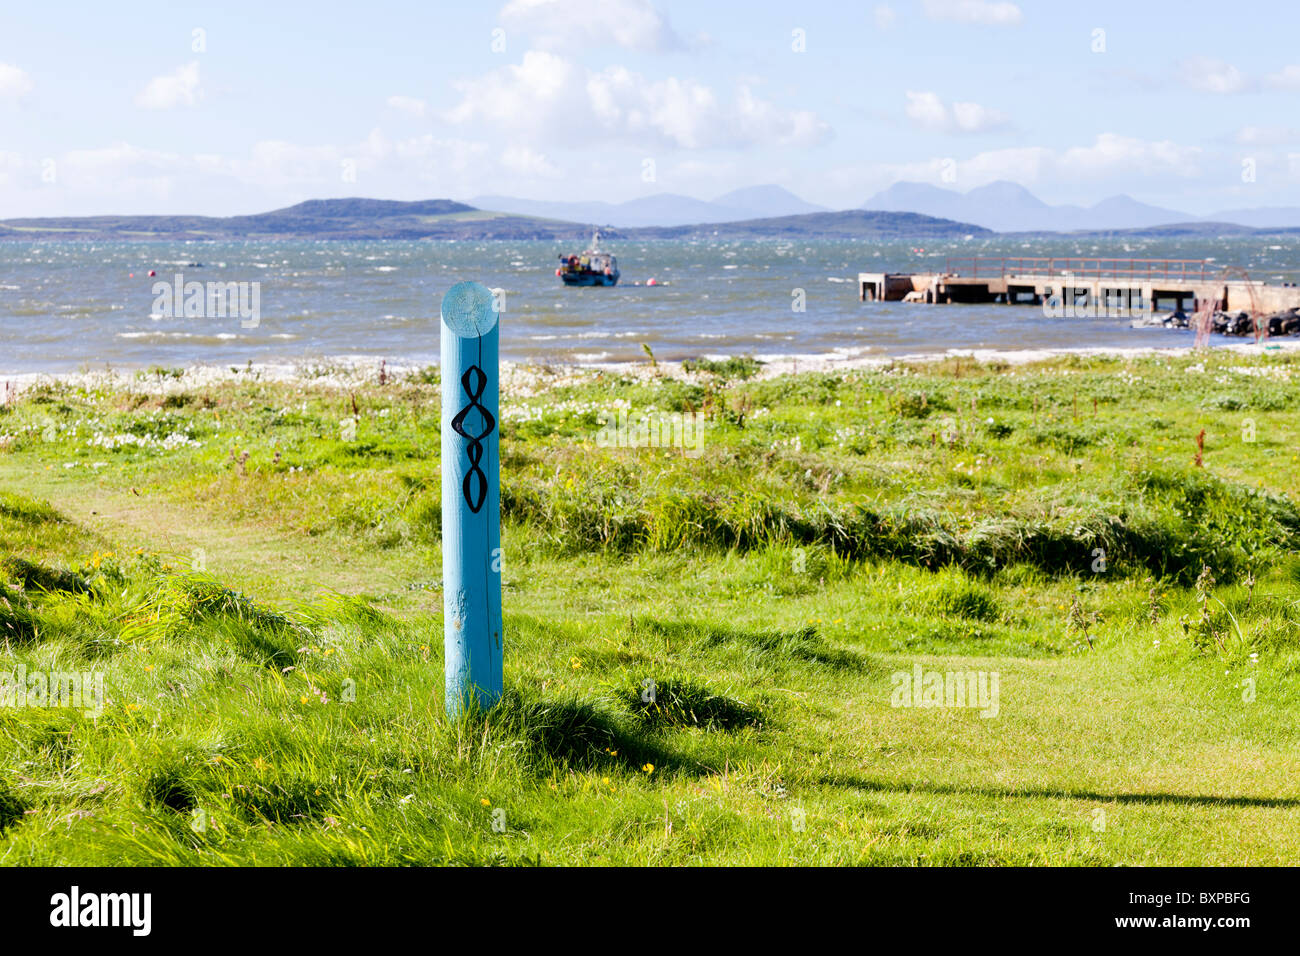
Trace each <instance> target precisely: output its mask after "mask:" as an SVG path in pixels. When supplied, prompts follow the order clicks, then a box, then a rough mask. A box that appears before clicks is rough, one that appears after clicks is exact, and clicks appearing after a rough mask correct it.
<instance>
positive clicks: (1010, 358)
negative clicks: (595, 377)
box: [0, 337, 1300, 401]
mask: <svg viewBox="0 0 1300 956" xmlns="http://www.w3.org/2000/svg"><path fill="white" fill-rule="evenodd" d="M1296 351H1300V339H1296V338H1291V337H1288V338H1286V339H1276V340H1272V339H1268V340H1264V341H1263V342H1260V343H1258V344H1257V343H1255V342H1243V343H1240V344H1238V343H1227V344H1220V345H1215V346H1212V347H1210V348H1208V349H1204V350H1202V351H1200V352H1197V351H1196V350H1194V349H1192V348H1190V347H1187V346H1182V347H1168V348H1166V347H1153V346H1143V347H1119V348H1113V347H1105V346H1093V347H1082V348H1022V349H947V350H945V351H943V352H910V353H899V354H896V355H884V354H881V355H854V356H844V355H841V354H837V353H835V352H827V353H823V354H819V355H815V354H805V355H777V356H771V357H769V358H761V357H758V360H759V361H760V362H762V363H763V364H762V367H761V368H760V369H759V370H758V372H757V373H756V374H755V375H754V376H752V380H763V379H770V378H778V377H780V376H783V375H797V374H801V373H806V372H812V373H823V374H824V373H827V372H833V371H855V370H860V369H871V368H880V367H883V366H888V365H893V364H896V363H906V364H927V363H936V362H943V361H947V360H950V359H954V358H967V359H971V360H972V361H974V362H977V363H979V364H987V363H993V362H996V363H1002V364H1007V365H1029V364H1033V363H1035V362H1045V361H1051V360H1053V359H1060V358H1069V357H1075V356H1077V357H1085V358H1115V359H1140V358H1152V357H1157V356H1164V357H1168V358H1174V357H1190V356H1192V355H1196V354H1200V355H1206V354H1213V353H1225V352H1226V353H1229V354H1232V355H1265V354H1269V353H1277V352H1296ZM706 357H707V358H711V359H725V358H727V357H729V356H727V355H724V354H721V353H719V354H712V355H708V356H706ZM430 365H431V363H423V364H410V363H403V362H395V361H389V360H388V359H384V358H370V357H365V358H362V357H360V356H346V355H345V356H323V357H318V358H303V359H300V360H296V361H289V362H266V363H260V364H259V363H250V364H247V365H245V366H233V365H230V364H229V363H221V364H210V363H193V364H190V365H186V366H183V367H181V366H176V367H172V368H170V369H168V374H158V373H156V372H154V373H153V374H151V370H156V369H157V368H159V366H146V367H134V366H132V367H127V366H112V365H105V366H104V367H102V368H82V369H79V370H77V371H73V372H33V371H24V372H0V383H2V384H3V389H4V398H3V399H0V400H3V401H8V400H9V398H10V396H14V397H17V396H19V395H21V394H23V393H24V392H27V391H29V390H31V389H33V388H36V387H39V386H41V385H47V384H52V383H56V382H57V383H62V384H71V385H80V386H83V387H96V386H98V387H115V388H119V389H124V390H127V391H132V390H134V391H147V392H151V393H159V392H161V393H163V394H166V393H169V392H174V391H179V390H182V389H184V388H194V387H202V386H205V385H215V384H219V383H224V382H234V381H239V380H240V379H241V377H247V376H250V375H251V376H254V377H255V380H256V381H266V382H275V383H282V384H299V385H308V386H316V387H321V388H349V387H352V388H355V387H358V386H362V385H377V384H379V379H380V369H381V367H382V368H383V370H384V374H385V376H386V377H387V378H388V379H389V380H392V381H400V380H403V379H407V378H409V377H411V376H412V375H415V374H417V373H419V372H420V371H422V370H424V369H426V368H429V367H430ZM176 369H180V372H181V374H180V376H179V377H177V376H176V375H175V374H174V373H175V370H176ZM501 370H502V384H503V385H504V386H505V387H507V388H510V387H512V386H518V385H526V384H537V383H538V382H539V380H546V381H548V382H549V383H550V384H558V383H560V382H562V381H563V380H565V379H568V378H573V377H582V376H584V375H588V374H590V373H594V372H604V373H610V374H618V375H627V376H630V377H632V378H637V379H651V378H662V377H664V376H668V377H671V378H678V379H684V380H689V379H692V378H694V377H695V376H697V375H698V374H699V373H693V372H688V371H686V370H685V368H683V363H682V361H677V360H660V361H659V362H658V364H657V366H652V365H651V364H650V362H648V361H635V362H632V361H624V362H557V363H547V362H526V361H514V360H502V362H501Z"/></svg>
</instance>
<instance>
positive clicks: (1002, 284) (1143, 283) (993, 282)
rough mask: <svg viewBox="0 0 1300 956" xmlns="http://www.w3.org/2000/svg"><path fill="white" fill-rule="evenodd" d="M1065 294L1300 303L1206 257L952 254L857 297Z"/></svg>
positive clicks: (1295, 293)
mask: <svg viewBox="0 0 1300 956" xmlns="http://www.w3.org/2000/svg"><path fill="white" fill-rule="evenodd" d="M1052 297H1058V298H1061V299H1062V300H1063V301H1069V302H1070V303H1071V304H1084V303H1086V304H1088V305H1092V306H1095V307H1097V308H1099V309H1105V308H1106V307H1107V306H1115V307H1117V308H1127V309H1129V310H1139V309H1142V310H1145V309H1148V308H1149V309H1150V310H1151V311H1160V310H1163V309H1169V310H1173V309H1183V310H1184V311H1195V310H1197V309H1199V308H1202V307H1203V306H1204V305H1206V304H1208V303H1210V302H1211V301H1213V302H1215V303H1216V305H1215V307H1216V308H1218V309H1220V310H1222V311H1224V312H1238V311H1247V312H1258V313H1263V314H1269V313H1272V312H1281V311H1285V310H1287V309H1294V308H1300V288H1295V287H1291V286H1270V285H1266V284H1265V283H1263V282H1260V281H1258V280H1254V279H1250V278H1249V277H1248V276H1247V275H1246V274H1245V272H1244V270H1241V269H1236V268H1234V267H1231V266H1229V267H1225V266H1222V265H1220V264H1218V263H1215V262H1209V261H1205V260H1201V259H1097V258H1087V259H1084V258H1052V259H1045V258H1020V257H1013V256H1005V257H972V258H957V257H950V258H948V259H947V260H946V261H945V263H944V270H943V271H942V272H933V273H889V272H862V273H859V274H858V298H859V299H861V300H862V301H864V302H865V301H868V300H870V301H877V300H880V301H886V302H897V301H903V302H925V303H932V304H937V303H949V302H1005V303H1007V304H1008V305H1011V304H1016V303H1023V304H1033V305H1039V304H1041V303H1042V302H1043V301H1044V300H1045V299H1049V298H1052Z"/></svg>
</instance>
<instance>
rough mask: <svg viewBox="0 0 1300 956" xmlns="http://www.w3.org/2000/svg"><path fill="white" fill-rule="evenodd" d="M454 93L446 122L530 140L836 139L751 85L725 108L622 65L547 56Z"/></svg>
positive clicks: (539, 54) (683, 144) (533, 54)
mask: <svg viewBox="0 0 1300 956" xmlns="http://www.w3.org/2000/svg"><path fill="white" fill-rule="evenodd" d="M456 88H457V90H458V91H459V92H460V94H461V101H460V103H458V104H457V105H456V106H455V107H454V108H453V109H452V110H451V111H449V112H448V113H447V114H446V116H445V118H446V119H447V120H448V121H450V122H453V123H470V122H484V123H487V124H489V125H492V126H496V127H499V128H501V129H502V130H505V131H506V132H508V133H509V134H510V135H512V136H513V137H516V138H517V139H523V140H526V141H540V140H546V141H550V142H554V143H558V144H561V145H573V144H575V143H584V142H585V143H592V142H601V141H604V142H625V143H629V144H634V145H637V146H639V147H642V148H650V147H655V146H668V147H680V148H684V149H702V148H710V147H741V146H754V145H778V146H785V145H801V146H803V145H812V144H815V143H818V142H821V141H823V140H824V139H825V138H826V137H827V136H828V135H829V133H830V129H829V127H828V126H827V125H826V123H824V122H823V121H822V120H821V119H819V118H818V117H817V115H816V114H815V113H813V112H811V111H808V110H787V109H783V108H781V107H779V106H776V105H774V104H772V103H770V102H768V101H766V100H763V99H761V98H760V97H759V96H758V95H757V94H756V93H755V92H754V91H753V89H752V87H751V86H750V85H749V84H747V83H741V84H739V85H738V86H737V89H736V92H735V95H734V97H733V98H732V99H731V100H730V101H729V102H727V101H723V100H722V99H721V98H720V97H719V96H718V95H717V94H716V93H715V92H714V91H713V90H712V89H711V88H710V87H708V86H705V85H703V84H700V83H697V82H696V81H694V80H690V79H678V78H677V77H669V78H667V79H664V80H648V79H646V78H645V77H644V76H642V75H641V74H639V73H634V72H632V71H631V70H628V69H626V68H624V67H617V66H616V67H608V68H606V69H604V70H601V71H599V72H596V71H592V70H589V69H587V68H585V67H583V66H580V65H579V64H576V63H574V62H573V61H571V60H568V59H566V58H564V57H561V56H558V55H556V54H554V53H548V52H545V51H540V50H530V51H528V52H527V53H525V54H524V57H523V59H522V61H521V62H520V63H518V64H512V65H510V66H506V67H503V68H501V69H499V70H494V71H492V72H491V73H487V74H485V75H483V76H480V77H478V78H477V79H474V80H464V81H461V82H459V83H457V84H456Z"/></svg>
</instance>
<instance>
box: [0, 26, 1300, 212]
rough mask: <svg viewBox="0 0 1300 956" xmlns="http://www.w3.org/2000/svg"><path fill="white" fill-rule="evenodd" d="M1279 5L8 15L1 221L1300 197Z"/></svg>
mask: <svg viewBox="0 0 1300 956" xmlns="http://www.w3.org/2000/svg"><path fill="white" fill-rule="evenodd" d="M1288 9H1289V4H1285V3H1274V4H1252V3H1250V2H1235V3H1230V4H1228V3H1223V2H1222V0H1215V2H1181V3H1148V2H1143V3H1138V2H1133V0H1127V2H1105V0H1103V2H1089V3H1086V4H1082V3H1061V2H1029V0H1025V2H1020V3H1013V2H1008V0H890V2H888V3H871V2H865V3H831V2H817V0H808V2H802V3H791V2H788V0H787V2H783V3H772V2H764V0H748V2H726V3H721V2H708V0H694V2H683V0H588V2H586V3H575V2H555V0H505V2H500V0H498V2H482V0H475V2H470V0H463V2H460V3H455V4H452V3H443V2H436V0H435V2H429V0H425V2H386V0H369V2H364V3H363V2H357V0H346V2H339V0H314V2H310V3H305V2H276V0H261V2H258V3H250V2H245V0H223V2H221V3H185V2H163V3H148V2H134V3H131V2H127V3H121V4H111V5H110V4H102V3H90V2H85V3H59V2H57V0H50V2H46V3H40V4H36V3H18V2H7V3H4V4H3V5H0V218H9V217H17V216H59V215H97V214H183V213H191V214H202V215H237V214H245V213H253V212H261V211H265V210H268V209H273V208H278V207H282V206H286V205H290V204H292V203H295V202H299V201H302V200H304V199H314V198H328V197H336V196H370V197H378V198H388V199H434V198H453V199H460V200H467V199H471V198H472V197H474V196H477V195H483V194H498V195H510V196H522V197H528V198H533V199H604V200H608V201H611V202H618V201H623V200H627V199H633V198H637V197H640V196H647V195H651V194H654V193H659V192H671V193H680V194H685V195H690V196H695V197H698V198H702V199H712V198H714V197H716V196H718V195H720V194H722V193H725V192H727V191H729V190H731V189H735V188H738V187H742V186H751V185H760V184H767V183H775V184H778V185H781V186H784V187H786V188H787V189H789V190H791V191H792V192H794V193H796V194H797V195H799V196H801V197H802V198H804V199H806V200H808V201H810V202H815V203H819V204H822V205H825V206H828V207H831V208H835V209H844V208H851V207H855V206H859V205H861V204H862V203H863V202H864V201H865V200H866V199H867V198H868V197H870V196H871V195H873V194H874V193H875V192H877V191H878V190H880V189H882V188H885V187H887V186H889V185H890V184H891V183H894V182H897V181H916V182H928V183H931V184H934V185H939V186H943V187H945V188H950V189H957V190H961V191H965V190H967V189H970V188H973V187H976V186H980V185H983V184H985V183H988V182H992V181H995V180H1000V179H1007V180H1011V181H1014V182H1018V183H1021V184H1022V185H1024V186H1026V187H1028V188H1029V189H1031V190H1032V191H1033V192H1035V193H1036V194H1037V195H1039V196H1040V197H1041V198H1043V199H1044V200H1046V201H1048V202H1052V203H1063V202H1070V203H1082V204H1085V205H1089V204H1092V203H1094V202H1097V201H1099V200H1101V199H1104V198H1106V197H1108V196H1112V195H1115V194H1118V193H1126V194H1128V195H1131V196H1133V197H1134V198H1136V199H1139V200H1142V201H1145V202H1150V203H1153V204H1156V205H1161V206H1167V207H1171V208H1174V209H1179V210H1182V211H1186V212H1191V213H1195V214H1200V215H1205V214H1209V213H1212V212H1214V211H1216V210H1220V209H1230V208H1242V207H1256V206H1277V205H1300V110H1298V109H1297V104H1298V102H1300V47H1297V46H1296V45H1295V43H1294V38H1295V33H1296V31H1295V26H1296V25H1297V22H1296V21H1297V20H1300V15H1297V14H1296V13H1290V15H1288Z"/></svg>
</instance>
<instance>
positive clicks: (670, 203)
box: [468, 180, 1300, 232]
mask: <svg viewBox="0 0 1300 956" xmlns="http://www.w3.org/2000/svg"><path fill="white" fill-rule="evenodd" d="M468 202H469V204H470V205H471V206H475V207H477V208H479V209H490V210H493V211H496V212H503V213H512V214H514V215H520V216H536V217H542V218H549V219H564V220H568V221H570V222H586V223H591V224H593V225H594V224H600V225H610V226H620V227H642V226H659V227H663V226H683V225H697V224H703V223H716V222H738V221H740V220H749V219H771V218H777V217H784V216H796V215H804V214H808V213H817V212H826V211H828V210H827V209H826V207H824V206H818V205H815V204H813V203H810V202H806V201H805V200H803V199H801V198H800V197H798V196H796V195H795V194H794V193H792V192H790V191H789V190H788V189H785V188H783V187H781V186H775V185H766V186H750V187H748V188H745V189H737V190H733V191H732V192H729V193H726V194H725V195H722V196H718V197H717V198H716V199H713V200H703V199H695V198H692V197H690V196H682V195H678V194H676V193H657V194H655V195H651V196H645V197H642V198H640V199H632V200H629V201H627V202H621V203H608V202H600V201H592V200H536V199H519V198H516V197H512V196H476V197H474V198H473V199H470V200H469V201H468ZM859 208H861V209H867V210H871V211H877V212H914V213H920V214H921V215H925V216H933V217H935V218H938V219H950V220H953V221H956V222H966V223H972V224H974V225H977V226H983V227H984V228H985V229H992V230H994V231H995V232H1099V231H1106V232H1109V231H1115V230H1122V229H1149V228H1151V227H1154V226H1173V225H1182V224H1188V225H1190V224H1207V225H1210V226H1211V229H1210V231H1213V228H1214V227H1215V226H1217V224H1220V223H1225V224H1228V225H1235V226H1245V227H1248V228H1252V229H1268V228H1296V227H1300V207H1296V206H1279V207H1259V208H1253V209H1230V210H1224V211H1222V212H1216V213H1214V214H1212V215H1209V216H1193V215H1190V214H1188V213H1185V212H1180V211H1178V210H1176V209H1167V208H1164V207H1161V206H1153V205H1150V204H1148V203H1144V202H1139V201H1138V200H1136V199H1134V198H1132V197H1131V196H1124V195H1118V196H1111V197H1109V198H1108V199H1103V200H1101V201H1100V202H1098V203H1096V204H1094V205H1092V206H1078V205H1069V204H1066V205H1051V204H1048V203H1046V202H1043V201H1042V200H1041V199H1039V198H1038V197H1037V196H1035V195H1034V194H1033V193H1032V192H1030V191H1029V190H1028V189H1026V188H1025V187H1024V186H1021V185H1019V184H1018V183H1013V182H1008V181H1006V180H999V181H997V182H992V183H989V184H988V185H986V186H979V187H977V188H975V189H971V190H969V191H967V192H959V191H957V190H955V189H944V188H942V187H939V186H932V185H929V184H927V183H915V182H898V183H895V184H894V185H892V186H890V187H889V188H888V189H885V190H882V191H881V192H878V193H876V194H875V195H874V196H872V197H871V198H870V199H868V200H867V201H866V202H864V203H863V204H862V205H861V206H860V207H859ZM1192 231H1201V230H1192Z"/></svg>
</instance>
